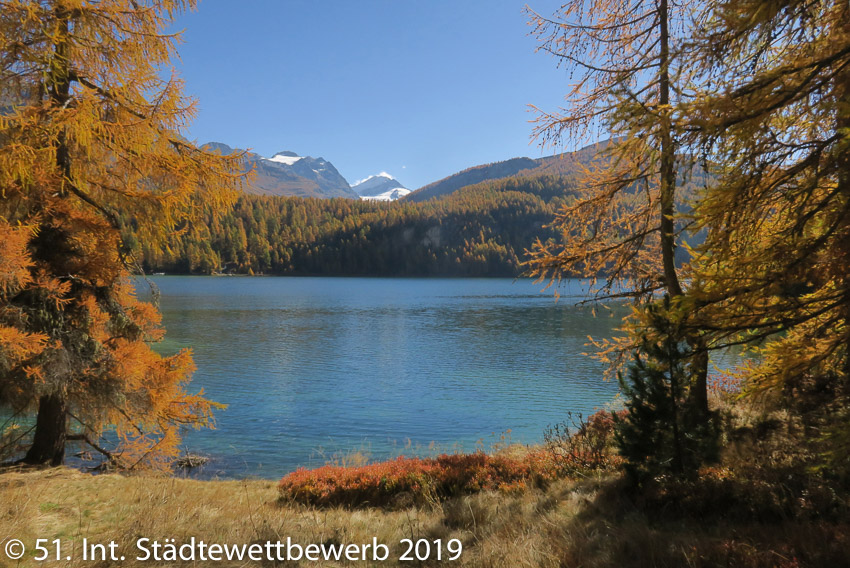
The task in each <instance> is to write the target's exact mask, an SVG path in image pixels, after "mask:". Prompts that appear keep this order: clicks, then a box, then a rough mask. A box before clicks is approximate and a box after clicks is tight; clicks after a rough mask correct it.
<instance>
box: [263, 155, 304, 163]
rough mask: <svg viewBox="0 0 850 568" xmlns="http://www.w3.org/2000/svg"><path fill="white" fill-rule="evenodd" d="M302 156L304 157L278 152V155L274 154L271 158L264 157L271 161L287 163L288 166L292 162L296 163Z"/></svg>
mask: <svg viewBox="0 0 850 568" xmlns="http://www.w3.org/2000/svg"><path fill="white" fill-rule="evenodd" d="M301 158H303V156H283V155H281V154H278V155H276V156H273V157H271V158H263V159H264V160H268V161H269V162H280V163H281V164H286V165H287V166H291V165H292V164H294V163H295V162H297V161H298V160H300V159H301Z"/></svg>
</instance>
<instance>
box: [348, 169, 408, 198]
mask: <svg viewBox="0 0 850 568" xmlns="http://www.w3.org/2000/svg"><path fill="white" fill-rule="evenodd" d="M351 189H353V190H354V191H355V192H357V194H358V195H359V196H360V198H361V199H370V200H378V201H395V200H396V199H398V198H400V197H403V196H404V195H407V194H408V193H410V190H409V189H407V188H406V187H404V186H403V185H402V184H401V182H400V181H398V180H397V179H395V178H393V176H391V175H390V174H388V173H387V172H381V173H379V174H375V175H373V176H369V177H367V178H364V179H361V180H360V181H358V182H357V183H355V184H353V185H352V186H351Z"/></svg>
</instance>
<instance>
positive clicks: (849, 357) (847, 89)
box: [835, 0, 850, 390]
mask: <svg viewBox="0 0 850 568" xmlns="http://www.w3.org/2000/svg"><path fill="white" fill-rule="evenodd" d="M836 8H837V11H838V17H837V20H836V21H838V22H841V25H840V26H841V32H842V33H844V34H850V5H848V3H847V0H843V1H841V0H839V1H837V2H836ZM835 91H836V93H835V94H836V99H837V100H838V102H839V104H838V105H837V109H838V112H837V116H836V121H835V129H836V131H837V132H839V133H841V132H844V137H845V140H846V137H847V136H848V132H850V70H848V69H847V68H846V67H845V68H844V69H843V70H842V71H841V72H840V73H839V74H838V75H837V76H836V77H835ZM842 143H843V141H842V142H839V147H840V146H841V144H842ZM838 190H839V192H840V194H841V196H842V197H841V198H842V199H843V200H844V204H843V205H844V219H843V220H842V224H841V228H840V229H839V230H838V235H839V244H838V250H837V251H835V257H836V259H839V262H838V263H836V264H837V265H839V266H842V267H843V271H842V272H843V273H839V274H836V275H835V277H836V279H837V280H838V282H839V283H840V284H839V285H841V286H843V288H844V289H843V292H844V310H843V311H844V313H843V316H844V317H843V319H844V334H845V335H844V338H843V341H844V368H843V369H842V371H843V374H844V377H843V379H844V386H845V388H846V389H847V390H850V275H849V274H848V269H847V267H848V266H850V218H848V214H847V207H848V206H850V152H848V150H847V148H846V147H845V148H844V150H843V152H842V153H841V154H839V159H838ZM840 261H843V262H840ZM839 270H840V269H839Z"/></svg>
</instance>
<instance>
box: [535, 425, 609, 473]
mask: <svg viewBox="0 0 850 568" xmlns="http://www.w3.org/2000/svg"><path fill="white" fill-rule="evenodd" d="M617 414H618V415H619V416H620V417H621V418H622V417H623V416H624V415H625V411H620V412H619V413H617ZM544 445H545V448H546V451H547V453H548V454H549V457H550V460H551V462H552V465H553V467H554V468H555V469H556V471H557V472H558V474H559V475H561V476H576V475H587V474H589V473H593V472H598V471H604V470H606V469H610V468H613V467H616V466H618V465H619V464H621V463H622V461H623V460H622V458H621V457H620V456H619V455H617V454H616V450H615V448H614V415H613V414H611V413H610V412H606V411H604V410H598V411H596V412H594V413H593V414H591V415H590V416H589V417H588V418H587V420H585V419H584V416H582V414H581V413H578V414H573V413H572V412H569V413H568V414H567V421H566V422H563V423H560V424H555V425H554V426H552V427H550V428H548V429H547V430H546V433H545V434H544Z"/></svg>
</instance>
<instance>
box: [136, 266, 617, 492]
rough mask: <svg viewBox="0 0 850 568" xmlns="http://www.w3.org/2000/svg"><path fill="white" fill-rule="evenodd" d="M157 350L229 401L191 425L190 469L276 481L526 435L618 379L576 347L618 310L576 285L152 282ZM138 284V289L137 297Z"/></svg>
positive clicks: (609, 325) (534, 436)
mask: <svg viewBox="0 0 850 568" xmlns="http://www.w3.org/2000/svg"><path fill="white" fill-rule="evenodd" d="M152 280H153V281H154V282H155V283H156V284H157V286H158V287H159V288H160V290H161V292H162V297H161V310H162V314H163V323H164V325H165V327H166V329H167V335H166V340H165V342H163V344H161V345H160V346H159V347H158V349H159V350H160V351H162V352H163V353H173V352H174V351H176V350H177V349H178V348H181V347H191V348H192V349H193V351H194V357H195V363H196V364H197V367H198V370H197V372H196V373H195V375H194V379H193V382H192V384H191V387H190V388H191V389H193V390H197V389H200V388H203V389H204V391H205V392H206V395H207V396H208V397H209V398H210V399H212V400H215V401H217V402H222V403H225V404H227V405H228V408H227V409H226V410H224V411H219V412H218V413H217V414H216V418H217V427H216V429H215V430H202V431H188V432H187V433H186V434H185V437H184V445H185V448H186V449H187V450H188V451H190V452H192V453H200V454H204V455H208V456H210V457H211V458H212V460H211V461H210V463H209V464H208V465H207V466H205V467H203V468H202V469H200V470H199V471H196V472H194V473H193V475H198V476H201V477H213V476H220V477H246V476H257V477H263V478H278V477H280V476H281V475H283V474H285V473H287V472H290V471H293V470H294V469H296V468H297V467H299V466H317V465H322V464H323V463H325V462H326V461H327V460H329V459H332V457H333V456H334V455H335V454H336V455H337V456H338V455H342V454H345V453H348V452H352V451H358V450H361V451H364V452H365V453H367V454H369V455H371V457H372V458H373V459H379V458H386V457H390V456H395V455H399V454H406V455H411V454H414V453H420V454H429V453H432V452H435V451H440V450H444V451H455V450H458V449H462V450H465V451H473V450H475V449H476V448H477V447H480V446H482V445H483V447H484V448H485V449H486V448H488V447H490V446H491V445H492V444H493V443H495V442H498V441H499V440H500V437H501V435H502V434H503V433H504V432H506V431H507V430H510V431H511V432H510V435H509V437H510V439H511V440H512V441H513V442H520V443H539V442H541V441H542V439H543V433H544V430H545V428H546V426H547V425H550V424H554V423H556V422H560V421H563V420H564V419H565V417H566V413H567V411H573V412H576V411H578V412H583V413H585V414H587V413H590V412H592V411H593V410H594V409H595V408H601V407H604V406H605V405H606V404H607V403H609V402H611V401H612V400H613V399H614V397H615V396H616V393H617V392H618V387H617V385H616V382H613V381H607V382H606V381H603V380H602V375H603V368H602V366H601V365H600V364H599V363H597V362H596V361H595V360H593V359H591V358H589V357H586V356H584V355H582V353H584V352H586V351H587V350H588V348H587V347H586V345H585V344H586V342H587V336H588V335H592V336H594V337H609V336H610V335H611V334H612V330H613V329H614V328H615V327H616V326H617V325H618V324H619V322H620V318H621V317H622V315H623V311H622V310H623V308H615V309H614V311H609V310H607V309H602V310H599V315H597V316H594V315H593V313H592V309H591V308H590V307H577V306H575V305H574V304H575V302H576V301H578V300H579V299H581V298H582V297H583V295H582V294H583V292H582V290H581V286H580V282H578V281H572V282H569V283H568V285H567V286H566V287H563V286H562V287H561V288H559V292H560V294H561V298H560V300H558V301H556V300H555V298H554V297H553V293H552V290H547V291H542V288H543V285H542V284H535V283H533V282H532V281H531V280H526V279H519V280H509V279H401V278H399V279H393V278H283V277H281V278H274V277H268V278H264V277H201V276H185V277H184V276H156V277H153V278H152ZM145 289H146V286H145V285H144V284H141V285H140V290H141V291H142V294H141V295H142V297H144V296H145V295H146V294H145V293H144V290H145Z"/></svg>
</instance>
